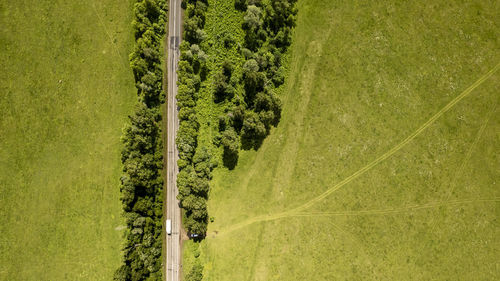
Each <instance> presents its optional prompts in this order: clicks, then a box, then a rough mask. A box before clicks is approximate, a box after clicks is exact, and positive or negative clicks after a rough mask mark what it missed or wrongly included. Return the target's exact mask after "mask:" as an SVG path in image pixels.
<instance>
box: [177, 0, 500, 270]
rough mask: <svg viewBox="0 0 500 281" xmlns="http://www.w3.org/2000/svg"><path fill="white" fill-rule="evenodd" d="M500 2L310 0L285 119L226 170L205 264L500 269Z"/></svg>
mask: <svg viewBox="0 0 500 281" xmlns="http://www.w3.org/2000/svg"><path fill="white" fill-rule="evenodd" d="M499 8H500V7H499V6H498V3H497V2H495V1H481V0H476V1H469V2H467V3H462V2H461V1H433V2H432V3H430V2H425V3H424V2H422V1H411V2H407V3H405V4H402V3H400V1H378V2H373V1H371V2H362V3H361V2H360V3H357V2H356V3H353V2H352V1H350V2H347V1H331V0H311V1H299V19H298V23H297V28H296V31H295V35H294V44H293V46H292V48H291V53H290V56H291V57H290V62H289V74H288V78H287V83H286V84H285V85H284V87H283V88H282V91H283V92H282V99H283V101H284V107H283V117H282V120H281V122H280V124H279V126H278V128H276V129H275V130H274V131H273V132H272V134H271V136H269V137H268V138H267V139H266V140H265V142H264V144H263V145H262V147H261V148H260V150H258V151H247V152H243V153H241V154H240V158H239V163H238V166H237V167H236V169H235V170H233V171H228V170H226V169H224V168H218V169H217V170H216V171H214V180H213V182H212V191H211V194H210V199H209V214H210V215H211V216H213V217H214V218H215V221H214V223H212V224H210V225H209V232H210V233H211V234H210V235H209V237H207V239H206V240H205V241H204V242H203V243H202V246H201V248H202V256H201V257H202V259H203V260H204V261H205V279H206V280H338V279H341V280H372V279H373V280H377V279H378V280H388V279H391V280H494V279H498V278H500V272H499V271H498V268H499V263H498V250H499V245H500V240H499V237H500V235H499V225H498V215H499V209H498V208H499V206H500V205H499V200H500V192H499V190H500V189H499V188H498V185H499V184H500V170H499V168H498V167H500V156H499V155H500V154H499V153H498V149H499V148H500V134H499V132H500V117H499V116H500V115H499V111H500V109H499V108H498V106H497V104H498V102H499V99H500V95H499V93H498V89H499V88H500V71H496V72H495V73H493V74H492V72H490V71H491V70H492V69H498V64H499V63H500V52H499V50H500V43H499V42H498V38H500V30H499V29H498V25H499V21H498V12H497V11H498V10H499ZM495 67H496V68H495ZM488 73H489V74H488ZM482 78H485V79H482ZM478 81H479V82H478ZM476 82H478V83H476ZM471 85H472V86H473V87H472V88H470V86H471ZM461 94H463V95H461ZM452 101H456V103H451V104H450V102H452ZM447 105H450V106H449V107H447ZM443 109H447V110H446V111H442V110H443ZM436 114H437V115H436ZM434 117H435V118H434ZM429 120H431V121H432V122H429V123H426V122H427V121H429ZM409 136H411V138H410V139H408V140H407V141H406V140H405V139H407V137H409ZM381 156H383V157H382V158H380V157H381ZM377 159H378V160H377ZM379 160H380V161H379ZM372 164H373V165H372ZM352 175H354V176H352ZM216 233H217V234H216ZM189 247H191V245H189V244H187V246H186V249H189Z"/></svg>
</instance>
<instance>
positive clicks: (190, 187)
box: [176, 0, 231, 280]
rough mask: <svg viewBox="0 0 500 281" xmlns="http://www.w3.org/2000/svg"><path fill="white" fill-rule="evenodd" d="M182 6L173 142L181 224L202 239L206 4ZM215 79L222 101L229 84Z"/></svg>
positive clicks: (210, 164)
mask: <svg viewBox="0 0 500 281" xmlns="http://www.w3.org/2000/svg"><path fill="white" fill-rule="evenodd" d="M182 7H183V8H185V18H184V34H183V35H184V41H183V42H182V43H181V46H180V50H181V57H180V61H179V67H178V76H179V81H178V86H179V91H178V93H177V105H178V106H179V120H180V124H179V131H178V132H177V139H176V142H177V149H178V150H179V161H178V163H177V164H178V167H179V170H180V171H179V175H178V177H177V187H178V189H179V195H178V198H179V200H180V203H181V207H182V208H183V209H184V210H185V212H184V219H183V222H184V227H185V228H186V229H187V231H188V233H190V234H198V235H201V236H204V235H205V233H206V231H207V223H208V213H207V202H206V200H207V198H208V192H209V183H208V181H209V179H210V178H211V171H212V169H213V168H214V167H215V163H214V161H213V160H212V156H211V154H210V153H209V151H207V150H206V149H205V148H198V141H197V139H198V129H199V123H198V121H197V118H196V111H195V106H196V101H197V99H198V95H197V93H198V91H199V88H200V84H201V82H202V80H204V79H206V73H207V72H208V69H207V66H206V65H207V60H208V59H209V58H208V57H207V55H206V53H205V52H204V50H203V49H202V47H200V46H202V42H203V41H204V40H205V38H206V34H205V32H204V31H203V28H204V25H205V13H206V11H207V8H208V4H207V3H206V1H196V0H188V1H186V0H185V1H183V3H182ZM217 79H218V80H217V85H216V88H217V91H218V94H219V96H220V98H221V100H223V99H224V98H225V96H227V95H230V94H231V85H230V84H228V82H229V80H228V77H227V76H226V75H225V72H224V71H221V72H219V77H218V78H217ZM193 280H195V279H193Z"/></svg>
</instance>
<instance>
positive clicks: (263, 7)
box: [214, 0, 297, 168]
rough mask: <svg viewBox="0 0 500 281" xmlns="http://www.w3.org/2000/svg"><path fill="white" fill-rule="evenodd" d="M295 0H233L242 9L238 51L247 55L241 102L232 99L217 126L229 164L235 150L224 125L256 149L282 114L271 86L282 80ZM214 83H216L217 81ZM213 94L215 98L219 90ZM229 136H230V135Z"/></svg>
mask: <svg viewBox="0 0 500 281" xmlns="http://www.w3.org/2000/svg"><path fill="white" fill-rule="evenodd" d="M295 3H296V0H271V1H266V2H262V1H260V0H236V1H235V7H236V8H237V9H240V10H242V11H243V12H244V13H245V15H244V18H243V26H242V28H243V30H245V45H244V46H243V48H241V54H242V56H243V57H244V58H245V59H246V61H245V63H244V64H243V66H242V76H241V83H242V84H243V88H244V97H243V102H241V101H239V100H233V101H232V102H233V104H234V107H233V110H232V112H230V113H229V114H228V116H230V118H227V117H226V116H221V118H220V121H222V122H219V130H220V132H221V133H222V137H221V141H222V144H223V146H224V160H225V161H224V164H225V165H226V166H227V167H229V168H232V167H234V165H235V163H234V162H235V159H236V161H237V159H238V157H237V153H238V152H237V150H235V149H234V148H235V147H234V146H233V147H230V146H229V145H228V142H229V139H231V140H234V138H235V136H234V133H233V132H232V131H229V130H228V127H227V126H232V128H233V129H234V132H236V133H237V134H238V135H239V136H241V144H242V145H241V147H242V148H244V149H251V148H253V149H257V148H258V147H259V146H260V145H261V143H262V141H263V140H264V138H265V137H266V136H267V135H268V134H269V132H270V129H271V127H272V126H276V125H277V123H278V122H279V119H280V117H281V102H280V100H279V98H278V97H277V96H276V94H275V91H273V89H274V88H276V87H279V86H280V85H282V84H283V83H284V69H283V66H282V57H283V54H284V53H285V52H286V51H287V48H288V46H289V45H290V43H291V29H292V28H293V27H294V26H295V16H296V14H297V10H296V8H295ZM216 85H217V84H216ZM217 89H218V88H216V93H215V94H214V98H215V101H218V96H219V95H218V93H217ZM229 136H231V137H230V138H229Z"/></svg>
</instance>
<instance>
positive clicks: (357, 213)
mask: <svg viewBox="0 0 500 281" xmlns="http://www.w3.org/2000/svg"><path fill="white" fill-rule="evenodd" d="M482 202H500V197H495V198H484V199H466V200H452V201H438V202H430V203H425V204H420V205H413V206H407V207H401V208H393V209H379V210H361V211H346V212H303V213H295V214H291V215H290V217H316V216H327V217H330V216H363V215H386V214H397V213H404V212H409V211H417V210H422V209H431V208H436V207H441V206H453V205H461V204H467V203H482Z"/></svg>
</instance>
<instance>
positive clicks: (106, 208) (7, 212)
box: [0, 0, 136, 280]
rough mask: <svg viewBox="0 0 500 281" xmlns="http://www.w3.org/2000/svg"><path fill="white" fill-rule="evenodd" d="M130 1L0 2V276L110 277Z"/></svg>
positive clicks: (129, 98)
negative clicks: (0, 66) (0, 68)
mask: <svg viewBox="0 0 500 281" xmlns="http://www.w3.org/2000/svg"><path fill="white" fill-rule="evenodd" d="M131 11H132V7H131V1H125V2H124V1H116V0H105V1H61V0H56V1H45V0H44V1H2V3H0V14H1V16H0V26H1V27H0V63H1V65H2V70H1V74H2V75H1V77H0V89H1V90H0V91H1V94H0V112H1V113H0V214H1V217H0V233H1V235H0V280H110V279H111V278H112V274H113V272H114V270H115V269H116V268H117V267H118V265H119V262H120V258H121V253H120V250H121V241H122V227H121V225H122V224H123V223H122V218H121V214H122V209H121V203H120V201H119V196H120V195H119V178H120V171H121V164H120V149H121V144H120V136H121V128H122V127H123V125H124V123H125V121H126V116H127V115H128V114H129V113H131V112H132V107H133V103H134V101H135V99H136V94H135V88H134V85H133V83H134V82H133V76H132V73H131V71H130V68H129V66H128V53H129V52H130V50H131V47H132V43H133V35H132V33H131V18H132V17H131V16H132V15H131Z"/></svg>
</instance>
